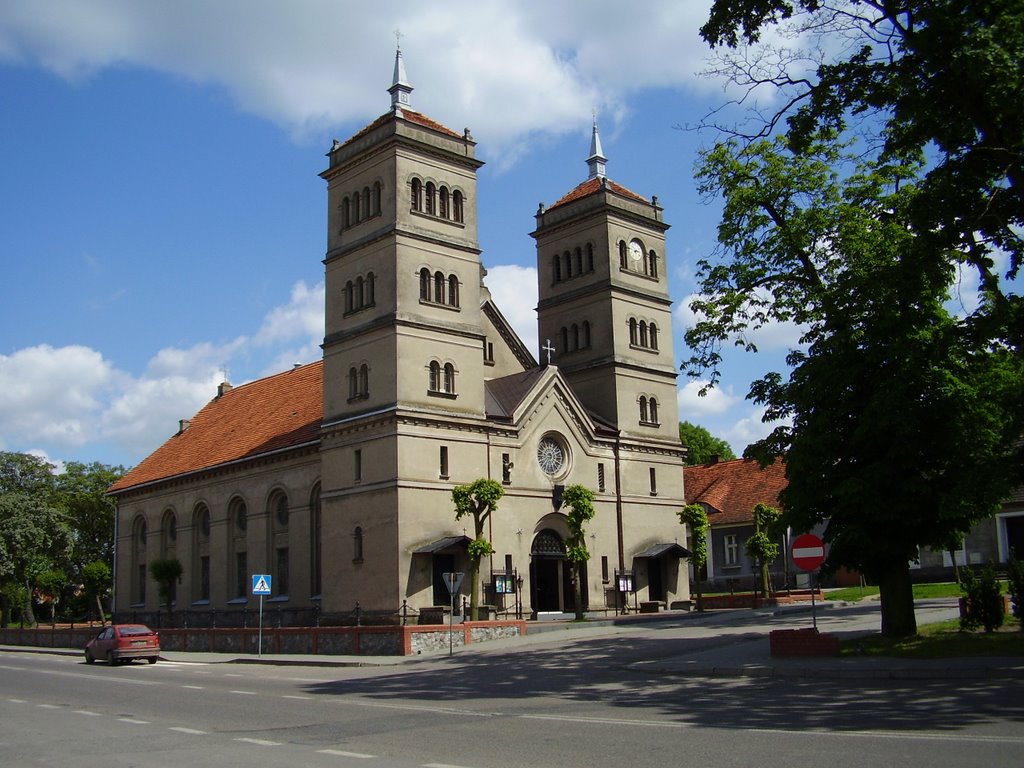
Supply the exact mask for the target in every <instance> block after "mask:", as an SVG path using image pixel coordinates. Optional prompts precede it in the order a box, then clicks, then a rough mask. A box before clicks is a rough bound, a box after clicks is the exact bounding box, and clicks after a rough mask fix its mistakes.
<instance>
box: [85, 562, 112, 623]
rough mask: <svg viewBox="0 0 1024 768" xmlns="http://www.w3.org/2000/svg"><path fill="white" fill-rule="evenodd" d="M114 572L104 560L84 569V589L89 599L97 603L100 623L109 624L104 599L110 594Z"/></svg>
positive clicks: (90, 564) (92, 563)
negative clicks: (104, 608)
mask: <svg viewBox="0 0 1024 768" xmlns="http://www.w3.org/2000/svg"><path fill="white" fill-rule="evenodd" d="M112 577H113V572H112V571H111V569H110V566H109V565H107V564H106V563H105V562H104V561H102V560H95V561H93V562H91V563H89V564H88V565H86V566H85V567H84V568H82V587H83V589H84V590H85V594H86V596H87V597H91V598H92V599H94V600H95V601H96V610H97V612H98V613H99V617H100V623H101V624H103V626H106V624H107V614H106V612H105V611H104V610H103V598H104V597H105V596H106V595H107V594H108V593H109V592H110V585H111V582H112Z"/></svg>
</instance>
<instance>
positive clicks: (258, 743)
mask: <svg viewBox="0 0 1024 768" xmlns="http://www.w3.org/2000/svg"><path fill="white" fill-rule="evenodd" d="M235 741H244V742H245V743H246V744H255V745H256V746H258V747H280V746H281V742H279V741H269V740H267V739H248V738H238V739H235Z"/></svg>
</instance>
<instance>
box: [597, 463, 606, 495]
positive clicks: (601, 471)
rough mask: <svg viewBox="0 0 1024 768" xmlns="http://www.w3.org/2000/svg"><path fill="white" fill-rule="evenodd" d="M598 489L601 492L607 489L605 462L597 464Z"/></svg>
mask: <svg viewBox="0 0 1024 768" xmlns="http://www.w3.org/2000/svg"><path fill="white" fill-rule="evenodd" d="M597 490H598V491H600V492H601V493H604V490H605V480H604V464H598V465H597Z"/></svg>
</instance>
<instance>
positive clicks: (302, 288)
mask: <svg viewBox="0 0 1024 768" xmlns="http://www.w3.org/2000/svg"><path fill="white" fill-rule="evenodd" d="M324 297H325V293H324V284H323V282H319V283H317V284H316V285H314V286H312V287H310V286H308V285H306V283H305V282H304V281H302V280H300V281H299V282H297V283H296V284H295V285H294V286H292V293H291V298H290V299H289V301H288V303H287V304H285V305H284V306H281V307H276V308H274V309H273V310H271V311H270V312H269V313H268V314H267V316H266V318H264V320H263V325H262V326H261V327H260V329H259V331H258V332H257V333H256V336H255V338H254V339H253V341H254V343H255V344H256V345H257V346H268V345H270V344H273V343H275V342H281V341H292V340H295V339H300V340H311V341H312V342H313V343H314V344H320V342H322V341H323V339H324Z"/></svg>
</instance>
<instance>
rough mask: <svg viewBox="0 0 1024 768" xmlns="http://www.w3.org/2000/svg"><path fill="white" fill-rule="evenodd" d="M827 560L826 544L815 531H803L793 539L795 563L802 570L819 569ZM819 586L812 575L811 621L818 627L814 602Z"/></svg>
mask: <svg viewBox="0 0 1024 768" xmlns="http://www.w3.org/2000/svg"><path fill="white" fill-rule="evenodd" d="M824 562H825V544H824V542H823V541H822V540H821V539H819V538H818V537H817V536H815V535H814V534H813V533H803V534H801V535H799V536H797V537H796V538H795V539H793V565H795V566H796V567H797V568H799V569H800V570H801V571H812V572H813V571H817V570H818V569H819V568H820V567H821V564H822V563H824ZM816 591H817V588H816V586H815V584H814V576H813V575H812V576H811V621H812V622H813V624H814V628H815V629H817V628H818V613H817V607H816V605H815V602H814V593H815V592H816Z"/></svg>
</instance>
